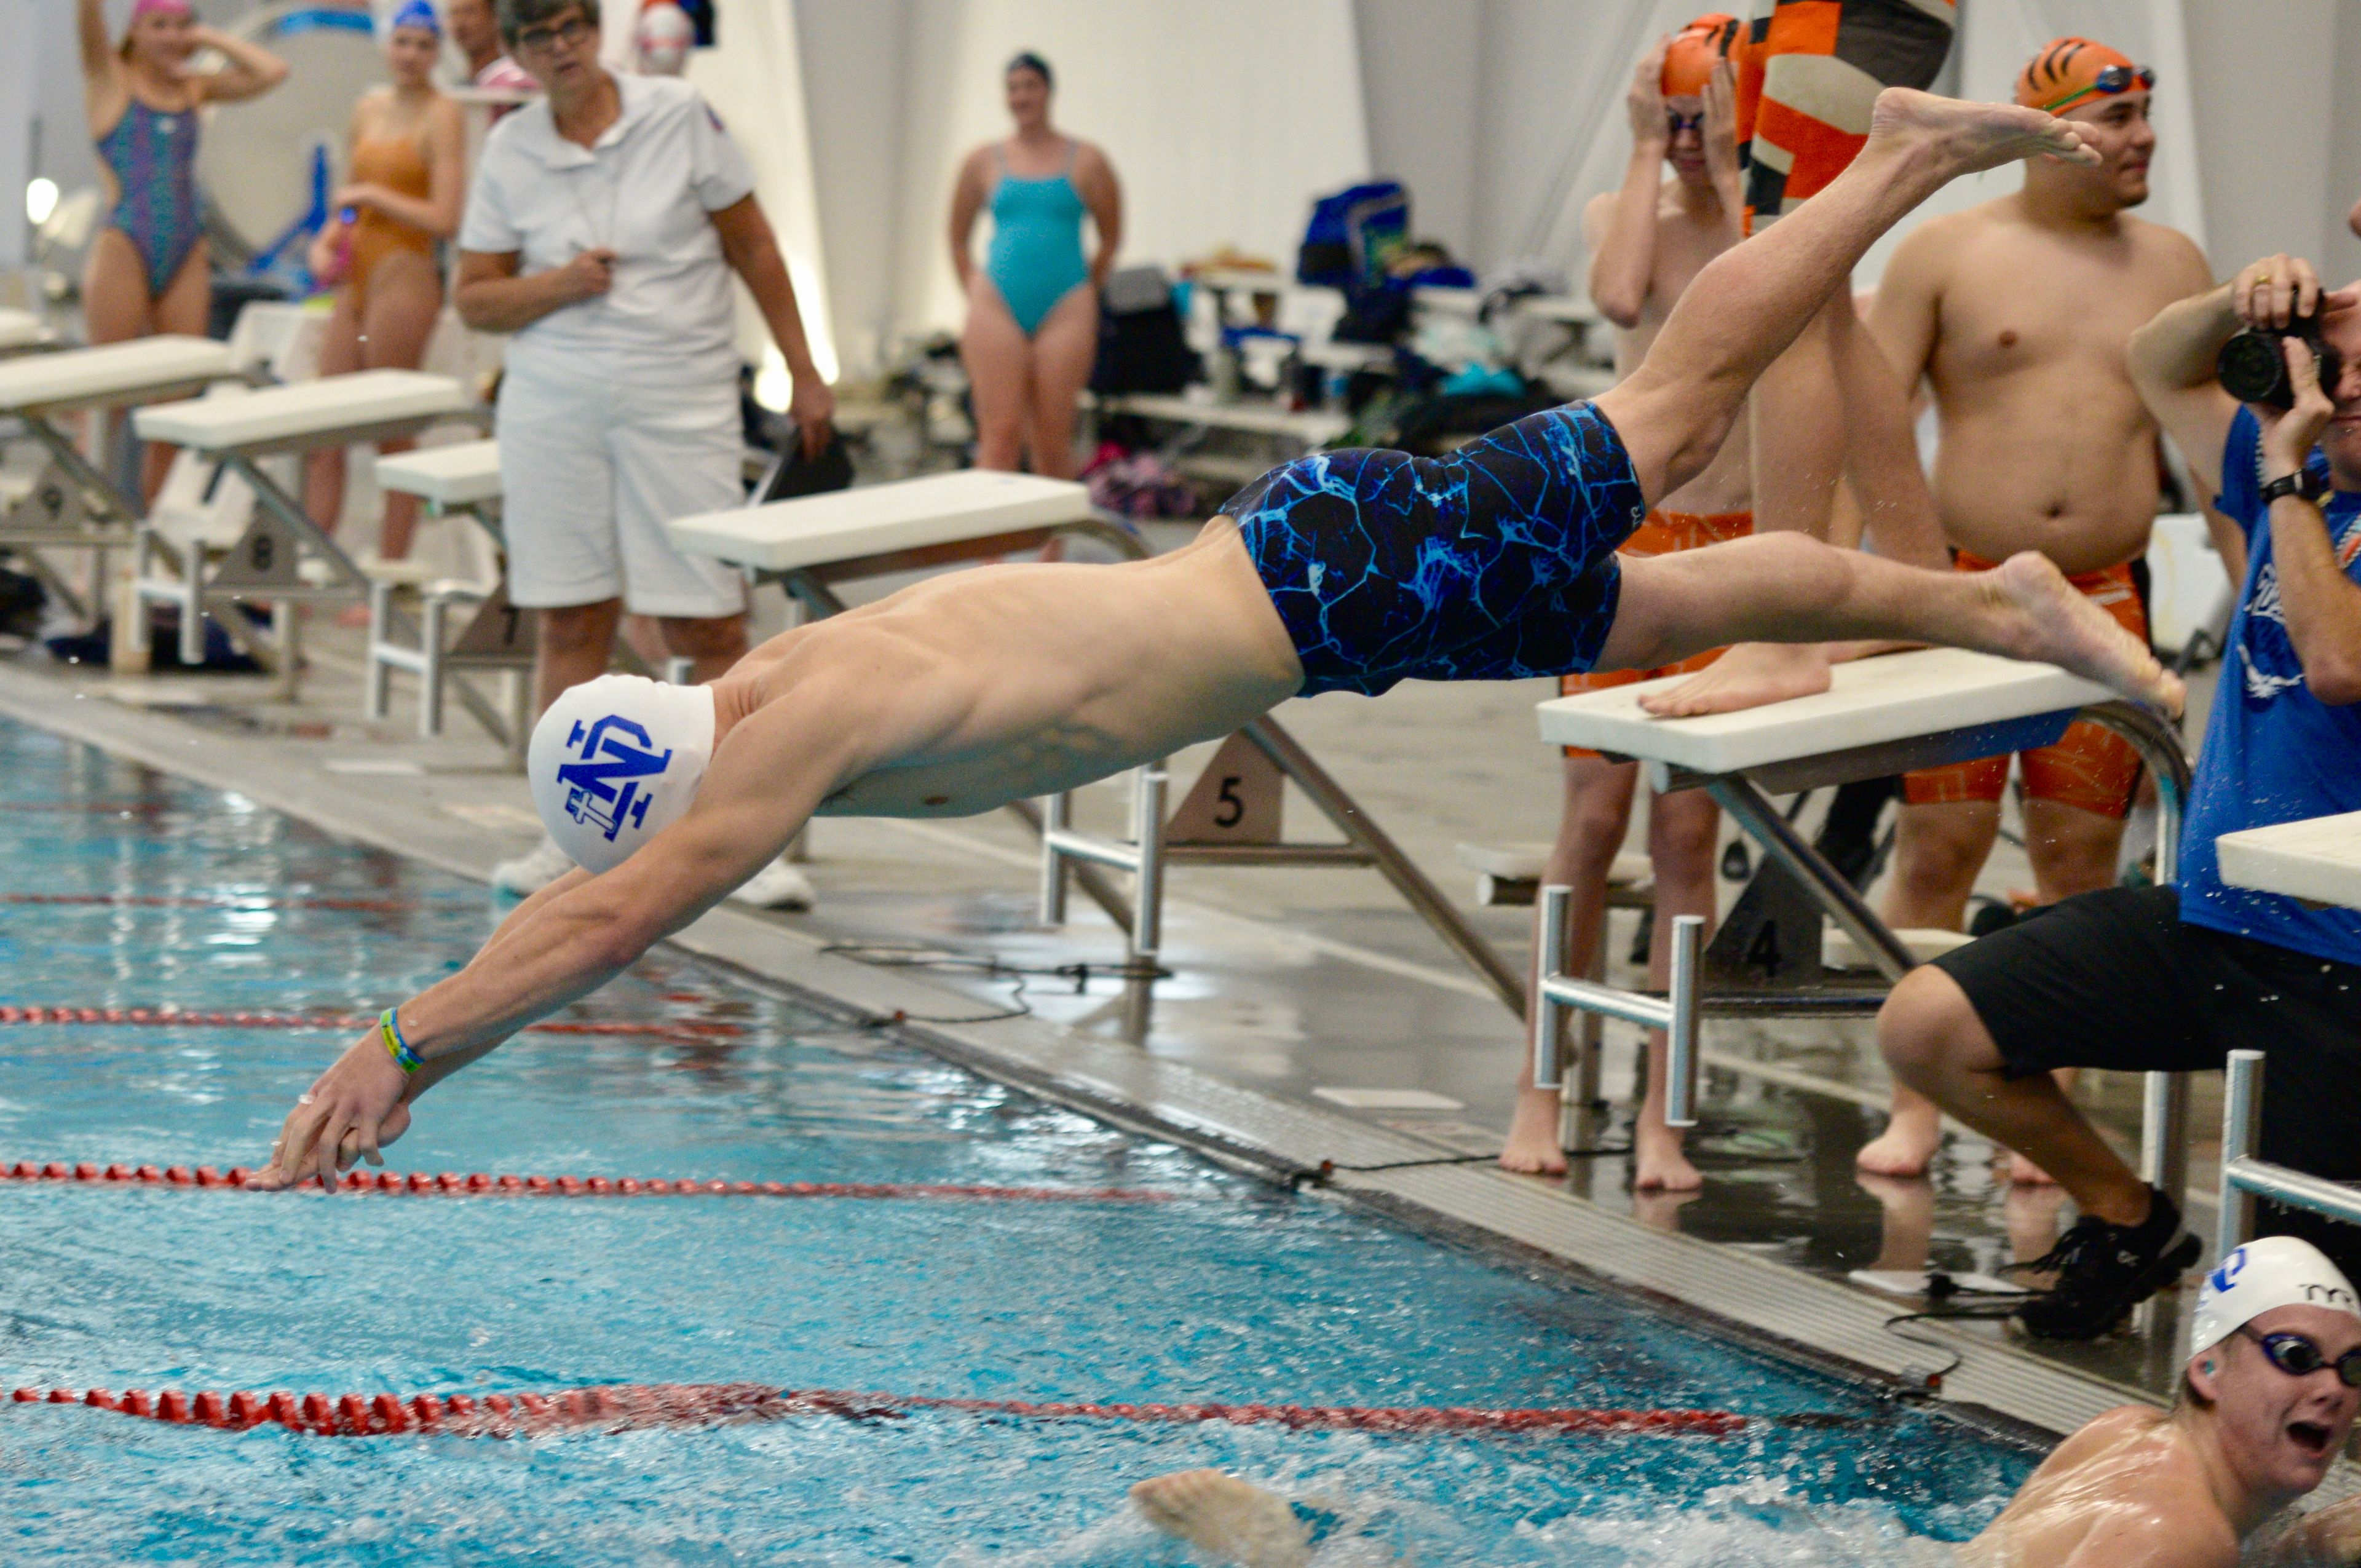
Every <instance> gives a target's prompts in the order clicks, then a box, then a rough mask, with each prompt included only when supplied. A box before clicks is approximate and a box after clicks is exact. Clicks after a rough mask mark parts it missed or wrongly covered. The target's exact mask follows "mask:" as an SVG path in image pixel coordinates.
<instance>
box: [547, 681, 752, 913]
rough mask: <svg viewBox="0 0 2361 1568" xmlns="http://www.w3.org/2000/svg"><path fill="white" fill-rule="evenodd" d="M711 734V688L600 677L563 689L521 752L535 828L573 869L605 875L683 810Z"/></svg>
mask: <svg viewBox="0 0 2361 1568" xmlns="http://www.w3.org/2000/svg"><path fill="white" fill-rule="evenodd" d="M713 726H714V717H713V689H712V688H711V687H710V686H674V685H664V683H663V682H662V681H652V680H649V679H648V678H647V677H646V676H645V675H600V676H599V677H598V679H597V680H595V681H585V682H584V683H583V684H582V685H578V686H573V687H569V688H568V689H567V690H566V694H565V695H564V696H560V697H559V698H558V699H557V700H556V701H555V702H553V703H551V704H550V705H549V711H548V712H547V713H544V714H543V715H542V716H541V722H540V723H539V724H537V725H535V726H534V727H533V744H532V746H531V747H530V748H529V749H528V750H527V751H526V752H525V762H524V772H525V778H526V781H527V782H528V783H530V784H532V786H533V808H534V809H535V810H537V811H539V812H540V813H541V820H542V825H543V826H544V827H545V828H548V829H549V836H550V837H551V838H552V839H555V840H557V847H558V848H559V849H561V850H565V851H566V853H567V854H569V855H571V856H573V857H574V861H575V863H576V864H577V865H580V866H583V867H586V868H588V870H590V871H593V872H606V871H612V870H613V869H614V868H615V867H617V866H620V865H621V864H622V863H623V861H625V859H627V858H628V857H629V856H630V855H631V851H632V850H636V849H638V848H639V847H640V846H641V845H642V844H644V843H646V842H647V841H648V840H649V839H653V838H654V837H655V836H656V835H657V834H658V833H661V832H663V831H664V828H668V827H670V826H671V825H672V824H673V823H674V822H675V821H677V820H679V818H680V816H681V814H682V813H683V812H685V811H686V810H687V809H688V803H689V802H690V801H691V800H692V799H694V798H695V797H696V795H697V781H698V780H700V779H702V778H703V777H704V776H705V765H706V763H708V762H711V761H712V760H713Z"/></svg>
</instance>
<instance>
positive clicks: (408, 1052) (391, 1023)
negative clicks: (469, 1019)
mask: <svg viewBox="0 0 2361 1568" xmlns="http://www.w3.org/2000/svg"><path fill="white" fill-rule="evenodd" d="M377 1032H378V1036H379V1038H380V1039H382V1040H384V1041H385V1054H386V1055H388V1056H390V1057H391V1058H393V1065H394V1066H396V1067H398V1068H400V1069H401V1071H402V1076H403V1077H405V1078H406V1077H408V1076H409V1075H410V1074H412V1073H413V1072H416V1071H417V1070H418V1069H420V1068H422V1067H424V1066H425V1065H426V1058H423V1057H422V1056H420V1055H419V1054H418V1053H417V1052H416V1051H413V1050H412V1049H411V1048H410V1042H409V1041H408V1040H405V1039H403V1038H402V1037H401V1021H400V1020H399V1019H397V1018H395V1017H394V1015H393V1009H392V1008H390V1007H389V1008H387V1009H386V1010H385V1011H384V1012H383V1013H380V1014H378V1020H377ZM2304 1343H2307V1344H2309V1343H2312V1342H2311V1341H2309V1340H2307V1341H2305V1342H2304ZM2312 1354H2314V1355H2317V1354H2320V1353H2319V1352H2318V1351H2314V1352H2312ZM2356 1354H2361V1353H2356Z"/></svg>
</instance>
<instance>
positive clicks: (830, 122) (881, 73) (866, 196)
mask: <svg viewBox="0 0 2361 1568" xmlns="http://www.w3.org/2000/svg"><path fill="white" fill-rule="evenodd" d="M909 14H910V6H909V0H796V35H797V37H798V38H799V39H800V40H801V43H802V49H803V59H804V107H805V111H806V113H807V115H809V116H810V120H811V158H812V174H813V179H814V180H815V181H816V183H817V189H816V191H815V192H814V195H815V198H816V199H817V202H818V212H819V232H820V240H821V245H822V248H823V250H824V251H825V253H826V255H827V258H828V278H829V305H830V307H831V314H832V319H833V321H834V323H835V327H836V343H837V353H838V356H840V358H841V359H842V360H843V361H844V363H845V364H846V365H847V366H848V367H853V368H855V369H856V370H862V371H866V370H869V369H872V368H873V367H876V366H877V365H879V364H880V363H882V362H883V360H884V351H885V348H886V346H887V345H888V342H889V340H890V338H891V336H892V334H893V331H894V326H895V291H894V274H895V243H896V240H897V238H898V235H899V227H898V222H897V220H898V218H899V216H900V213H901V203H900V200H899V197H898V192H899V189H900V182H901V170H902V143H903V114H902V92H901V87H902V56H903V53H904V51H905V49H907V47H908V45H909V36H910V15H909Z"/></svg>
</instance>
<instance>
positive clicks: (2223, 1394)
mask: <svg viewBox="0 0 2361 1568" xmlns="http://www.w3.org/2000/svg"><path fill="white" fill-rule="evenodd" d="M2357 1412H2361V1310H2356V1304H2355V1299H2354V1292H2353V1286H2352V1284H2351V1282H2350V1281H2348V1280H2347V1279H2346V1278H2345V1276H2344V1275H2342V1274H2340V1273H2339V1272H2337V1269H2336V1266H2335V1265H2334V1264H2332V1263H2330V1262H2329V1261H2328V1259H2327V1258H2325V1257H2323V1256H2322V1255H2321V1254H2320V1252H2319V1250H2318V1249H2317V1248H2315V1247H2313V1246H2312V1245H2311V1244H2310V1243H2308V1242H2302V1241H2298V1240H2296V1239H2295V1238H2294V1237H2292V1236H2267V1237H2265V1238H2263V1239H2262V1240H2260V1241H2254V1242H2249V1243H2247V1244H2246V1245H2245V1246H2243V1247H2240V1248H2239V1249H2238V1250H2237V1251H2235V1252H2234V1253H2232V1254H2231V1255H2229V1257H2227V1258H2226V1259H2224V1261H2223V1263H2222V1265H2221V1266H2220V1267H2218V1268H2216V1269H2214V1270H2213V1272H2212V1273H2211V1274H2209V1275H2207V1276H2206V1278H2205V1285H2204V1288H2203V1289H2202V1291H2201V1292H2200V1294H2199V1296H2198V1299H2197V1320H2196V1322H2195V1323H2194V1325H2193V1326H2192V1327H2191V1333H2190V1355H2189V1362H2188V1365H2186V1366H2185V1367H2184V1368H2183V1369H2182V1372H2181V1383H2180V1394H2179V1396H2178V1397H2177V1398H2175V1400H2174V1401H2173V1406H2172V1409H2169V1410H2158V1409H2151V1408H2150V1407H2148V1406H2146V1405H2126V1406H2125V1407H2123V1408H2122V1409H2114V1410H2109V1411H2108V1412H2107V1413H2106V1414H2105V1415H2103V1416H2101V1417H2099V1418H2098V1419H2097V1420H2093V1421H2092V1422H2091V1423H2090V1424H2089V1425H2088V1426H2086V1427H2084V1428H2083V1429H2082V1430H2081V1431H2078V1432H2076V1433H2075V1434H2074V1435H2073V1436H2072V1437H2070V1438H2068V1439H2067V1440H2066V1441H2065V1442H2062V1443H2060V1444H2059V1445H2058V1448H2057V1450H2056V1451H2055V1452H2054V1453H2051V1454H2050V1455H2049V1457H2048V1459H2047V1460H2046V1461H2044V1462H2043V1464H2042V1466H2041V1468H2040V1469H2038V1470H2037V1471H2035V1472H2034V1473H2033V1476H2032V1478H2031V1479H2030V1480H2028V1481H2026V1484H2025V1485H2024V1486H2023V1487H2021V1488H2020V1489H2019V1490H2018V1492H2017V1494H2016V1496H2015V1497H2014V1498H2013V1499H2011V1500H2010V1502H2009V1505H2008V1507H2006V1508H2004V1509H2002V1510H2001V1514H2000V1517H1999V1518H1998V1519H1994V1520H1993V1522H1992V1524H1991V1525H1990V1526H1988V1527H1987V1528H1986V1529H1985V1530H1984V1531H1983V1533H1982V1534H1981V1535H1979V1536H1977V1537H1976V1538H1975V1539H1974V1540H1973V1541H1969V1542H1967V1543H1966V1544H1964V1545H1962V1546H1961V1547H1960V1548H1959V1552H1958V1557H1957V1562H1958V1563H1959V1565H1960V1568H2133V1565H2135V1564H2136V1565H2138V1568H2233V1565H2234V1564H2236V1563H2241V1562H2245V1563H2256V1564H2268V1565H2270V1568H2330V1565H2331V1564H2335V1565H2338V1568H2343V1565H2345V1564H2350V1563H2354V1562H2355V1561H2356V1558H2361V1498H2348V1499H2347V1500H2345V1501H2344V1502H2341V1503H2336V1504H2333V1505H2331V1506H2330V1507H2327V1508H2321V1509H2318V1510H2316V1511H2315V1512H2313V1513H2311V1514H2309V1515H2305V1516H2302V1517H2301V1518H2299V1517H2296V1516H2295V1515H2294V1514H2293V1513H2292V1512H2291V1511H2290V1510H2291V1508H2292V1506H2293V1504H2294V1503H2295V1501H2296V1500H2297V1499H2298V1498H2300V1497H2303V1496H2305V1495H2306V1494H2308V1493H2309V1492H2311V1491H2312V1489H2313V1488H2314V1487H2316V1486H2319V1485H2320V1483H2321V1481H2322V1480H2323V1478H2324V1477H2325V1476H2326V1475H2327V1474H2328V1468H2329V1466H2330V1465H2331V1464H2334V1463H2335V1461H2336V1456H2337V1454H2338V1453H2341V1452H2342V1451H2343V1449H2344V1447H2345V1439H2346V1437H2347V1436H2348V1435H2349V1434H2350V1433H2351V1431H2352V1430H2353V1419H2354V1416H2355V1415H2356V1413H2357ZM1131 1496H1132V1501H1133V1502H1134V1503H1135V1504H1136V1505H1137V1507H1138V1508H1139V1510H1140V1512H1141V1513H1142V1514H1144V1515H1145V1516H1146V1517H1147V1519H1148V1522H1149V1523H1151V1524H1153V1525H1155V1526H1156V1528H1157V1529H1159V1530H1162V1531H1164V1532H1165V1533H1166V1534H1168V1535H1173V1536H1177V1537H1179V1538H1180V1539H1181V1540H1183V1541H1189V1542H1191V1544H1192V1545H1195V1546H1196V1547H1198V1548H1199V1549H1201V1550H1202V1551H1204V1552H1208V1553H1209V1554H1211V1555H1212V1557H1213V1560H1214V1561H1215V1562H1219V1563H1235V1564H1237V1565H1239V1568H1310V1565H1311V1564H1313V1563H1317V1562H1318V1561H1319V1560H1320V1558H1321V1555H1322V1551H1323V1547H1324V1546H1325V1545H1326V1543H1327V1542H1328V1541H1330V1540H1331V1539H1334V1538H1335V1537H1336V1536H1337V1535H1338V1532H1339V1530H1340V1529H1341V1527H1342V1522H1343V1521H1342V1519H1341V1518H1340V1515H1339V1512H1338V1510H1337V1509H1335V1508H1330V1507H1324V1506H1317V1505H1313V1504H1311V1503H1304V1502H1292V1501H1290V1500H1289V1499H1288V1498H1286V1497H1280V1496H1279V1494H1277V1493H1275V1492H1269V1491H1266V1490H1264V1489H1263V1488H1261V1487H1259V1486H1254V1485H1253V1484H1251V1483H1249V1482H1246V1481H1242V1480H1240V1479H1238V1478H1237V1477H1236V1476H1235V1475H1224V1474H1223V1473H1222V1472H1220V1471H1218V1470H1191V1471H1184V1472H1182V1473H1181V1474H1180V1475H1159V1476H1158V1477H1157V1478H1156V1479H1155V1480H1152V1481H1143V1482H1141V1483H1140V1484H1139V1485H1138V1486H1135V1487H1133V1488H1132V1491H1131ZM1360 1544H1362V1545H1366V1542H1362V1543H1360ZM1351 1560H1352V1561H1354V1562H1356V1563H1367V1562H1368V1561H1369V1559H1368V1558H1367V1556H1366V1555H1356V1556H1354V1557H1353V1558H1352V1559H1351Z"/></svg>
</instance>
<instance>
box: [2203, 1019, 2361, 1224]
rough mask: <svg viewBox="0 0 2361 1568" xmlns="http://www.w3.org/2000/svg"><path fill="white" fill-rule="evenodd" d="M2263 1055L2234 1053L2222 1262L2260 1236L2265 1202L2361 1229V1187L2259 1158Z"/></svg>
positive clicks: (2227, 1107)
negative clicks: (2258, 1219) (2260, 1205)
mask: <svg viewBox="0 0 2361 1568" xmlns="http://www.w3.org/2000/svg"><path fill="white" fill-rule="evenodd" d="M2262 1129H2263V1053H2262V1052H2260V1051H2232V1052H2231V1053H2230V1060H2229V1063H2228V1069H2227V1071H2226V1073H2225V1074H2224V1080H2223V1095H2222V1219H2221V1228H2220V1234H2219V1235H2218V1236H2217V1237H2216V1238H2215V1241H2214V1244H2213V1252H2214V1255H2215V1257H2216V1258H2224V1257H2227V1256H2229V1255H2231V1254H2232V1253H2234V1252H2235V1251H2237V1250H2238V1248H2239V1247H2240V1246H2241V1245H2244V1244H2245V1243H2246V1240H2247V1239H2248V1238H2249V1237H2251V1236H2252V1235H2253V1234H2254V1232H2255V1204H2256V1201H2257V1200H2259V1199H2266V1198H2267V1199H2268V1200H2270V1201H2272V1202H2274V1203H2280V1204H2284V1205H2286V1206H2287V1207H2289V1208H2290V1209H2305V1210H2309V1211H2310V1212H2312V1213H2315V1214H2324V1215H2326V1216H2327V1217H2328V1218H2330V1219H2332V1220H2342V1221H2344V1222H2345V1223H2346V1224H2348V1225H2361V1187H2348V1186H2346V1185H2345V1183H2344V1182H2341V1181H2330V1180H2328V1179H2325V1178H2323V1177H2318V1176H2307V1175H2305V1174H2304V1173H2303V1172H2302V1171H2301V1170H2290V1169H2289V1168H2287V1167H2286V1166H2283V1165H2273V1164H2271V1163H2270V1162H2269V1161H2268V1160H2266V1159H2263V1158H2261V1157H2258V1156H2257V1154H2256V1153H2255V1150H2256V1149H2257V1147H2258V1146H2260V1144H2261V1142H2262Z"/></svg>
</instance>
